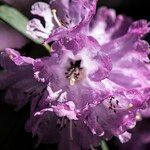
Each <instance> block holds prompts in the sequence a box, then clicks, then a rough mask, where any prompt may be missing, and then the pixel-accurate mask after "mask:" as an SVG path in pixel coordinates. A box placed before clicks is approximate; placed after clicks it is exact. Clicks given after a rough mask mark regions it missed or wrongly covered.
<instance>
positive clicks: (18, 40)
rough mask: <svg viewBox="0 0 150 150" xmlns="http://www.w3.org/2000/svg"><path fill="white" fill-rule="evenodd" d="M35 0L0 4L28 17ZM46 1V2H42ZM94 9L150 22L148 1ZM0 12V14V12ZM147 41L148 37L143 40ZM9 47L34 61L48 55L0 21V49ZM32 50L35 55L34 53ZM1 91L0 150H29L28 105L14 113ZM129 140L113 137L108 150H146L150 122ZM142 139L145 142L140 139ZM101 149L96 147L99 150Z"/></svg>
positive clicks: (103, 2)
mask: <svg viewBox="0 0 150 150" xmlns="http://www.w3.org/2000/svg"><path fill="white" fill-rule="evenodd" d="M37 1H38V0H0V5H2V4H8V5H10V6H13V7H14V8H16V9H18V10H19V11H21V12H22V13H23V14H24V15H26V16H27V17H28V18H31V15H30V8H31V5H32V4H33V3H34V2H37ZM42 1H47V2H48V0H42ZM98 6H99V7H101V6H107V7H110V8H114V9H115V10H116V12H117V14H125V15H127V16H130V17H131V18H133V19H134V20H138V19H147V20H150V1H148V0H99V2H98ZM0 13H1V12H0ZM146 38H147V40H148V41H150V40H149V39H150V37H149V36H147V37H146ZM6 47H12V48H15V49H17V50H19V51H20V52H21V53H22V54H24V55H27V56H32V57H34V58H37V57H41V56H45V55H48V52H47V51H46V50H45V49H44V48H43V47H42V46H40V45H37V44H35V43H33V42H31V41H30V40H29V39H27V38H26V37H24V36H23V35H22V34H20V33H19V32H17V31H16V30H15V29H13V28H12V27H10V26H9V25H8V24H6V23H5V22H4V21H2V20H0V50H3V49H4V48H6ZM35 50H36V52H35ZM3 97H4V91H0V150H32V149H33V147H34V139H32V135H31V134H29V133H26V132H25V130H24V124H25V122H26V119H27V118H28V116H29V105H27V106H25V107H24V108H23V109H22V110H21V111H19V112H14V111H13V108H12V107H11V106H8V105H6V104H4V103H3ZM132 132H133V133H134V134H133V138H132V140H131V141H130V142H129V143H127V144H119V141H118V139H115V138H113V139H112V140H111V141H109V142H107V145H108V148H109V150H125V149H128V150H150V143H149V141H150V137H149V136H148V135H150V119H149V118H145V119H143V120H142V121H140V122H138V124H137V127H136V128H135V129H134V130H133V131H132ZM145 136H146V140H143V137H145ZM56 149H57V145H40V146H39V148H37V150H56ZM100 149H101V148H99V150H100Z"/></svg>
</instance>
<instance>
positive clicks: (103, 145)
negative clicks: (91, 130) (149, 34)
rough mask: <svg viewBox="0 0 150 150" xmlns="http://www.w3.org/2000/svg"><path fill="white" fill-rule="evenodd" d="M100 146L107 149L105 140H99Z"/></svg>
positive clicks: (103, 149) (104, 149)
mask: <svg viewBox="0 0 150 150" xmlns="http://www.w3.org/2000/svg"><path fill="white" fill-rule="evenodd" d="M101 148H102V150H109V148H108V146H107V144H106V142H105V141H101Z"/></svg>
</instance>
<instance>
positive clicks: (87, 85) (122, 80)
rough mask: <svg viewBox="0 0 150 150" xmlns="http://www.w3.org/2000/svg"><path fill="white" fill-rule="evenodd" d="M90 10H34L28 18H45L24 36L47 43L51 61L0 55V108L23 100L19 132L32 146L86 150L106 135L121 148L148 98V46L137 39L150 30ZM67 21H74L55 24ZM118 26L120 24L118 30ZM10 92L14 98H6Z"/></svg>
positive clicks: (87, 4)
mask: <svg viewBox="0 0 150 150" xmlns="http://www.w3.org/2000/svg"><path fill="white" fill-rule="evenodd" d="M95 4H96V1H88V0H83V1H80V2H79V1H75V0H73V1H71V2H70V1H63V0H62V1H61V2H60V3H58V1H52V2H51V3H50V5H48V4H45V3H42V2H38V3H35V4H34V5H33V7H32V11H31V12H32V13H33V14H36V15H37V14H38V15H40V16H42V17H44V19H45V27H44V26H43V25H42V24H41V23H40V21H39V20H37V19H33V20H31V21H30V22H29V24H28V26H27V29H28V32H30V33H31V34H32V35H33V37H38V38H43V39H44V40H45V42H46V43H48V42H50V41H53V43H52V44H51V55H50V56H48V57H43V58H39V59H32V58H29V57H25V56H21V55H20V54H19V53H18V52H16V51H15V50H13V49H6V50H5V51H4V52H2V53H1V55H0V64H1V66H2V67H3V68H4V69H5V71H4V72H3V73H2V76H1V77H0V83H1V86H0V88H1V89H4V88H6V87H8V91H9V92H7V93H6V101H7V102H8V103H11V104H14V103H15V105H16V106H17V108H18V109H19V108H21V107H22V106H24V105H25V104H26V103H27V101H30V103H31V113H30V118H29V119H28V121H27V124H26V130H27V131H29V132H32V134H33V135H34V136H38V142H37V144H39V143H41V142H43V143H50V144H52V143H58V144H59V149H62V148H63V149H89V148H90V147H93V146H95V145H96V144H98V141H99V140H102V139H107V140H108V139H110V138H111V137H112V136H116V137H118V138H119V139H120V141H121V142H122V143H124V142H127V141H128V140H129V139H130V138H131V133H129V132H128V129H131V128H133V127H135V125H136V121H137V119H138V115H139V112H140V111H142V110H144V109H145V108H146V106H147V103H148V101H149V99H150V98H149V96H150V94H149V90H148V89H149V88H150V80H149V78H150V70H149V69H150V68H149V58H148V55H149V44H148V43H147V42H146V41H145V40H143V39H142V38H143V36H144V35H145V34H147V33H149V31H150V28H149V23H147V21H146V20H139V21H136V22H133V23H132V24H131V20H130V19H127V22H126V21H125V20H126V19H125V18H123V16H121V17H119V16H118V17H116V14H115V12H114V11H113V10H109V9H107V8H101V10H100V11H98V14H97V15H98V17H97V19H92V16H93V15H94V14H93V13H94V12H95ZM61 6H62V8H63V9H62V12H61V13H58V16H57V15H56V12H58V11H59V10H60V7H61ZM50 8H52V9H54V8H55V9H56V10H57V11H54V10H53V11H50ZM90 10H91V11H90ZM107 13H108V14H107ZM66 14H67V16H69V17H67V16H66ZM76 14H78V16H77V17H76ZM68 18H69V19H71V20H73V22H72V21H71V22H69V23H68V22H67V23H66V24H64V22H63V23H62V21H64V20H65V22H66V20H67V19H68ZM74 18H75V19H74ZM99 18H100V19H99ZM53 19H54V20H53ZM61 19H63V20H62V21H61ZM109 19H110V20H109ZM123 22H126V23H127V24H126V25H125V26H124V27H125V28H124V29H123V30H122V25H123ZM59 24H60V27H58V25H59ZM101 24H103V25H104V26H103V28H102V27H101ZM130 24H131V25H130ZM98 28H99V30H98ZM94 30H96V32H95V31H94ZM99 31H100V32H101V31H102V34H101V33H100V34H97V33H98V32H99ZM102 35H103V36H104V39H102V40H101V36H102ZM12 66H13V68H12ZM3 75H5V77H4V76H3ZM12 75H13V77H12ZM6 80H7V83H6V82H5V81H6ZM16 89H17V90H18V89H20V91H21V92H17V93H16V94H15V93H14V92H12V91H15V90H16ZM19 93H21V95H19V97H18V94H19ZM14 96H16V97H17V98H16V101H15V102H13V101H12V99H13V97H14ZM62 145H63V146H62Z"/></svg>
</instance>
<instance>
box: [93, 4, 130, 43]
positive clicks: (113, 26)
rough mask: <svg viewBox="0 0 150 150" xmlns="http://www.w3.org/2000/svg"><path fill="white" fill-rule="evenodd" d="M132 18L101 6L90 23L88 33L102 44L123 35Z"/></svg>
mask: <svg viewBox="0 0 150 150" xmlns="http://www.w3.org/2000/svg"><path fill="white" fill-rule="evenodd" d="M131 22H132V20H131V19H130V18H128V17H125V16H123V15H118V16H117V15H116V12H115V10H113V9H108V8H107V7H104V6H103V7H101V8H99V9H98V10H97V13H96V16H95V17H94V18H93V20H92V21H91V24H90V35H92V36H93V37H95V38H96V39H97V40H98V42H99V43H100V44H104V43H107V42H109V41H110V40H113V39H115V38H118V37H120V36H122V35H124V34H125V33H126V32H127V30H128V27H129V25H130V24H131Z"/></svg>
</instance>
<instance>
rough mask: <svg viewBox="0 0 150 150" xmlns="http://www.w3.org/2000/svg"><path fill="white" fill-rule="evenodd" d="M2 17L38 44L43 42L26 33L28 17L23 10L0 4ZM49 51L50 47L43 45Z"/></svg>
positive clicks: (0, 15)
mask: <svg viewBox="0 0 150 150" xmlns="http://www.w3.org/2000/svg"><path fill="white" fill-rule="evenodd" d="M0 19H1V20H3V21H5V22H6V23H8V24H9V25H10V26H12V27H13V28H15V29H16V30H17V31H19V32H20V33H22V34H23V35H24V36H26V37H27V38H29V39H30V40H32V41H33V42H35V43H36V44H41V43H42V41H41V40H35V39H33V38H32V37H31V36H30V35H29V34H27V33H26V26H27V23H28V18H27V17H26V16H24V15H23V14H22V13H21V12H19V11H18V10H16V9H15V8H13V7H10V6H8V5H0ZM43 46H44V47H45V48H46V49H47V50H48V51H50V47H49V46H48V45H43Z"/></svg>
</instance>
